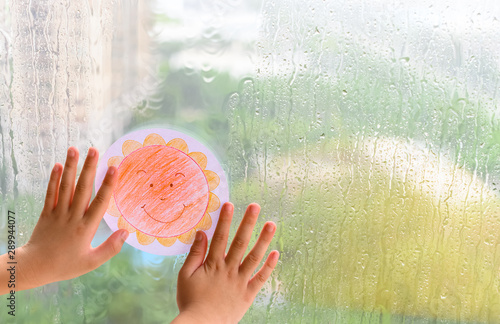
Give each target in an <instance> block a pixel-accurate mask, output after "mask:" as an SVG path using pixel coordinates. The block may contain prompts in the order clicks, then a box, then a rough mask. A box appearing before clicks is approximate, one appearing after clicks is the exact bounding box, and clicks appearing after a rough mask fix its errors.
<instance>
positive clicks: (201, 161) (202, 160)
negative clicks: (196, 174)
mask: <svg viewBox="0 0 500 324" xmlns="http://www.w3.org/2000/svg"><path fill="white" fill-rule="evenodd" d="M188 155H189V156H190V157H191V158H192V159H193V160H194V161H195V162H196V163H198V165H199V166H200V168H201V169H202V170H205V168H206V167H207V156H206V155H205V154H203V153H201V152H191V153H189V154H188Z"/></svg>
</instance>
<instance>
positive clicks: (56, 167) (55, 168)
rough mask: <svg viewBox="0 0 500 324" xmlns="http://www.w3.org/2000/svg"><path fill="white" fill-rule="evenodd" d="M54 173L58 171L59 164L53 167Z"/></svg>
mask: <svg viewBox="0 0 500 324" xmlns="http://www.w3.org/2000/svg"><path fill="white" fill-rule="evenodd" d="M54 171H55V172H57V171H59V164H56V165H54Z"/></svg>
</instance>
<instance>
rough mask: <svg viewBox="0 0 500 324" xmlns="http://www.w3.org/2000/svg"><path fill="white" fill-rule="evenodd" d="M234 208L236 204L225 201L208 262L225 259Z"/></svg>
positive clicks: (211, 244)
mask: <svg viewBox="0 0 500 324" xmlns="http://www.w3.org/2000/svg"><path fill="white" fill-rule="evenodd" d="M233 210H234V206H233V204H231V203H225V204H224V205H223V206H222V209H221V212H220V216H219V221H218V222H217V227H216V228H215V232H214V236H213V237H212V242H211V243H210V250H209V251H208V256H207V262H219V261H223V260H224V255H225V253H226V245H227V237H228V236H229V229H230V228H231V221H232V219H233Z"/></svg>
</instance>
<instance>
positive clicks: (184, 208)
mask: <svg viewBox="0 0 500 324" xmlns="http://www.w3.org/2000/svg"><path fill="white" fill-rule="evenodd" d="M182 206H184V207H182V211H181V213H180V214H179V216H177V217H176V218H175V219H173V220H171V221H168V222H164V221H161V220H159V219H156V218H154V217H153V216H151V215H150V214H149V213H148V211H147V210H146V204H144V205H143V206H141V208H142V209H143V210H144V212H145V213H146V215H148V216H149V217H150V218H152V219H154V220H155V221H157V222H159V223H163V224H169V223H173V222H175V221H176V220H178V219H179V218H181V216H182V214H183V213H184V210H186V207H187V206H186V205H185V204H182Z"/></svg>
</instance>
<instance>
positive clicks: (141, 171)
mask: <svg viewBox="0 0 500 324" xmlns="http://www.w3.org/2000/svg"><path fill="white" fill-rule="evenodd" d="M139 172H144V173H146V170H138V171H137V172H136V173H135V174H138V173H139Z"/></svg>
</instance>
